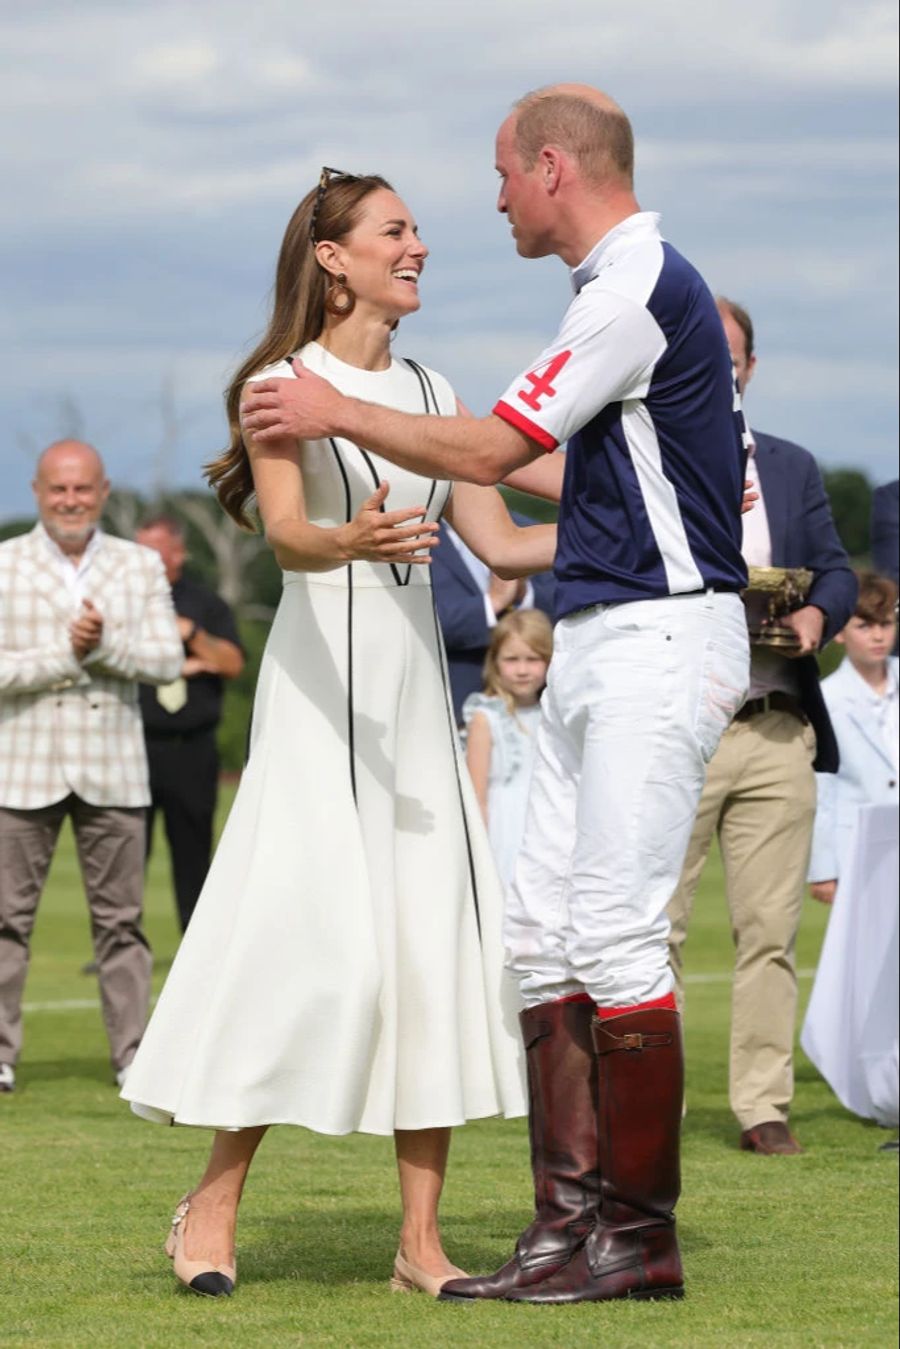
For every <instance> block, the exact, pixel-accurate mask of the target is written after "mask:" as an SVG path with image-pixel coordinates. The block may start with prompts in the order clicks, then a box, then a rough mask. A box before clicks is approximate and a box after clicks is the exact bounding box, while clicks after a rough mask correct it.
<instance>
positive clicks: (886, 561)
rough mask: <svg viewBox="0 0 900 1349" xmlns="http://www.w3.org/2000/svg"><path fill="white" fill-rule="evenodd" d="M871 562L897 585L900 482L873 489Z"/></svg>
mask: <svg viewBox="0 0 900 1349" xmlns="http://www.w3.org/2000/svg"><path fill="white" fill-rule="evenodd" d="M872 566H873V567H874V568H875V570H876V571H877V572H880V573H881V575H882V576H889V577H890V578H891V580H892V581H893V582H894V584H895V585H896V584H897V582H898V581H900V482H898V480H897V479H896V478H895V479H894V481H893V482H886V483H885V484H884V486H883V487H876V488H875V491H874V492H873V493H872Z"/></svg>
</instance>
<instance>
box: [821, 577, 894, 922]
mask: <svg viewBox="0 0 900 1349" xmlns="http://www.w3.org/2000/svg"><path fill="white" fill-rule="evenodd" d="M896 635H897V587H896V585H895V584H894V582H893V581H892V580H890V579H889V578H888V577H886V576H878V575H876V573H875V572H863V573H862V574H861V575H860V577H859V599H858V600H857V604H856V611H855V613H854V615H853V617H852V618H851V619H850V621H849V623H848V624H847V625H846V627H845V628H844V629H843V630H842V631H841V632H840V633H838V635H837V636H836V637H835V639H834V640H835V641H836V642H840V643H841V644H842V646H844V647H845V649H846V656H845V658H844V660H843V661H842V662H841V664H840V666H839V667H838V669H837V670H836V671H835V672H834V674H833V675H829V677H828V678H827V679H825V680H823V682H822V694H823V696H824V698H825V703H826V705H827V707H828V713H829V716H830V717H831V722H832V725H833V727H834V733H835V736H836V738H837V742H838V749H839V751H840V759H841V762H840V768H839V769H838V772H837V773H817V774H816V783H817V787H818V808H817V811H816V823H815V830H814V832H813V843H812V855H811V857H810V864H809V873H808V879H809V881H810V893H811V894H812V896H813V898H814V899H818V900H820V901H821V902H822V903H823V904H830V903H831V902H832V901H833V899H834V896H835V892H836V890H837V885H838V881H839V879H840V876H841V870H842V864H843V863H844V862H845V860H846V858H847V857H848V855H849V851H850V845H851V843H852V839H853V829H854V826H855V823H856V814H857V807H858V806H864V805H882V804H886V805H896V804H897V800H898V793H897V780H898V776H900V773H898V746H897V741H898V721H897V713H898V701H900V699H898V661H897V657H896V656H892V655H891V654H890V653H891V651H892V650H893V647H894V640H895V637H896Z"/></svg>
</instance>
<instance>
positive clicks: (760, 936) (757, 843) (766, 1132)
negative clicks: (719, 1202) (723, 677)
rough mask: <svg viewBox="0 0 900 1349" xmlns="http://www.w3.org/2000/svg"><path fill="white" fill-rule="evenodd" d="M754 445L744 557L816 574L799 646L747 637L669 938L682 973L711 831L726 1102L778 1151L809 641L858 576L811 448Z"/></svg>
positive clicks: (841, 608)
mask: <svg viewBox="0 0 900 1349" xmlns="http://www.w3.org/2000/svg"><path fill="white" fill-rule="evenodd" d="M718 307H719V312H720V314H721V318H722V324H723V327H724V329H725V335H726V338H727V340H728V346H729V349H730V351H731V354H732V358H733V361H734V368H735V371H736V373H737V381H738V387H739V389H740V391H741V393H742V394H743V392H744V390H745V389H746V387H747V384H748V383H749V381H750V379H751V378H752V375H753V371H754V367H755V365H756V355H755V352H754V349H753V345H754V344H753V336H754V335H753V324H752V322H751V319H750V315H749V314H748V313H747V311H746V309H744V308H742V306H741V305H738V304H735V303H734V301H733V300H727V299H725V298H723V297H720V299H719V301H718ZM752 449H753V452H752V454H751V456H750V459H749V461H748V466H747V477H748V480H749V481H750V482H751V483H752V484H753V485H754V487H755V489H756V491H757V493H758V500H757V503H756V505H755V507H754V509H753V510H752V511H750V513H749V514H748V515H746V516H745V517H744V535H743V545H742V547H743V554H744V559H745V561H746V562H747V564H748V565H749V566H756V567H771V566H773V565H774V566H776V567H804V568H807V569H809V570H810V571H811V572H812V574H813V582H812V586H811V588H810V591H809V596H808V601H807V603H806V604H805V605H804V606H803V607H802V608H800V609H798V610H797V611H796V612H795V613H793V614H790V615H789V616H788V618H787V619H786V620H785V621H786V622H787V623H788V624H789V625H790V626H791V627H793V629H794V631H795V633H796V635H797V642H798V645H797V649H796V651H793V652H787V653H785V652H784V651H783V650H776V649H774V648H772V647H767V646H765V645H760V646H754V648H753V658H752V661H751V665H750V692H749V697H748V699H747V701H746V702H745V703H744V706H743V707H742V708H741V710H740V711H739V713H738V715H737V717H736V719H735V721H734V723H733V725H731V726H730V727H729V728H728V731H727V732H726V734H725V735H724V736H723V737H722V742H721V744H720V745H719V748H718V751H717V752H716V756H715V758H714V759H713V761H712V763H711V764H710V766H709V774H708V776H707V780H706V786H705V787H704V789H703V795H702V797H701V799H700V806H699V809H698V811H697V818H696V820H695V823H694V829H693V833H692V835H691V842H690V845H689V847H688V852H687V857H686V858H685V863H684V870H683V873H682V877H681V881H680V883H679V885H678V888H677V890H676V891H675V894H674V895H673V897H672V901H671V903H670V905H669V918H670V921H671V924H672V931H671V935H670V938H669V945H670V955H671V960H672V967H673V970H674V971H675V973H676V976H677V979H678V982H679V984H680V983H681V969H682V961H683V946H684V942H685V938H686V937H687V930H688V922H689V919H690V915H691V908H692V905H693V900H694V893H695V891H696V888H697V882H698V880H699V879H700V873H701V871H702V870H703V865H704V863H705V861H706V856H707V853H708V852H709V847H710V843H711V842H712V838H713V834H717V835H718V838H719V844H720V847H721V850H722V857H723V860H724V863H725V877H726V887H725V888H726V897H727V900H728V908H729V912H730V918H731V930H732V933H733V935H734V943H735V950H736V964H735V973H734V983H733V986H732V1017H731V1066H730V1075H729V1078H730V1081H729V1086H730V1091H729V1095H730V1099H731V1108H732V1110H733V1111H734V1114H735V1117H736V1118H737V1121H738V1124H739V1126H740V1129H741V1135H740V1146H741V1147H742V1148H743V1149H744V1150H745V1151H747V1152H758V1153H764V1154H766V1155H777V1154H781V1155H783V1154H790V1153H797V1152H800V1151H802V1149H801V1147H800V1144H799V1143H798V1141H797V1139H796V1138H795V1137H794V1135H793V1134H792V1132H791V1130H790V1128H789V1126H788V1112H789V1110H790V1104H791V1098H792V1096H793V1090H794V1072H793V1061H794V1027H795V1022H796V1017H797V975H796V969H795V964H796V962H795V958H794V947H795V943H796V940H797V930H798V928H799V926H800V915H801V912H802V909H803V895H804V891H805V882H806V869H807V863H808V860H809V851H810V843H811V839H812V830H813V822H814V820H815V812H816V780H815V774H814V772H813V769H816V770H817V771H818V772H821V773H834V772H836V771H837V767H838V751H837V744H836V742H835V737H834V732H833V730H832V727H831V722H830V720H829V716H828V709H827V708H826V706H825V700H824V698H823V696H822V692H821V690H820V687H819V667H818V662H817V661H816V652H817V651H818V650H819V649H820V647H822V646H824V644H825V643H826V642H827V641H830V639H831V638H832V637H833V636H834V635H835V634H836V633H838V632H840V630H841V629H842V628H843V626H844V624H845V623H846V622H847V621H848V620H849V618H850V616H851V615H852V613H853V606H854V603H855V602H856V589H857V587H856V579H855V577H854V575H853V572H852V571H851V570H850V564H849V562H848V559H847V554H846V552H845V551H844V547H843V544H842V543H841V541H840V539H839V538H838V534H837V530H836V529H835V527H834V521H833V520H832V518H831V510H830V508H829V505H828V498H827V496H826V494H825V487H824V485H823V483H822V475H821V474H820V472H819V469H818V467H817V465H816V461H815V460H814V459H813V457H812V455H811V454H810V453H809V451H808V450H804V449H801V447H800V446H799V445H792V444H791V442H790V441H787V440H780V439H777V438H776V437H775V436H768V435H764V434H763V433H762V432H758V433H754V444H753V447H752Z"/></svg>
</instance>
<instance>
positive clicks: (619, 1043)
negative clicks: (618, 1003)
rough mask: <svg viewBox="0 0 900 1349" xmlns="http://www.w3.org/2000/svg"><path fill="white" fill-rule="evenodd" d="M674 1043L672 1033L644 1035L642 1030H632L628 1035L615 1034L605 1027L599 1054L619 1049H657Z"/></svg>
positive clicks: (598, 1048)
mask: <svg viewBox="0 0 900 1349" xmlns="http://www.w3.org/2000/svg"><path fill="white" fill-rule="evenodd" d="M671 1043H672V1036H671V1035H644V1034H642V1033H641V1032H640V1031H631V1032H629V1033H628V1034H626V1035H613V1034H611V1032H610V1031H608V1030H607V1029H606V1027H605V1026H604V1027H603V1042H602V1043H600V1044H598V1045H597V1053H598V1054H614V1053H615V1052H616V1051H617V1050H620V1049H624V1050H629V1051H631V1052H632V1053H634V1052H635V1051H637V1052H640V1051H641V1050H644V1049H655V1048H659V1047H661V1046H662V1045H670V1044H671Z"/></svg>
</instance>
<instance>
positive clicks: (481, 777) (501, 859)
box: [463, 609, 553, 887]
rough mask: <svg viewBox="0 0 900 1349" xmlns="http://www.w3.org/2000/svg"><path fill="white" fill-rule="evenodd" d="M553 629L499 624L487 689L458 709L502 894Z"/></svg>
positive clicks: (532, 623) (530, 618)
mask: <svg viewBox="0 0 900 1349" xmlns="http://www.w3.org/2000/svg"><path fill="white" fill-rule="evenodd" d="M552 650H553V629H552V628H551V626H550V621H549V619H548V618H547V617H546V615H545V614H543V613H541V611H540V610H539V609H518V610H515V611H514V612H513V613H510V614H507V615H506V616H505V617H504V618H501V620H500V622H499V623H498V624H497V626H496V627H495V628H494V631H493V633H492V635H491V643H490V646H489V647H488V652H487V656H486V657H485V662H484V690H483V692H481V693H476V694H473V695H472V696H471V697H470V698H468V699H467V700H466V703H465V705H464V707H463V719H464V721H465V724H466V728H467V734H466V762H467V764H468V768H469V774H470V776H471V778H472V783H473V785H474V787H475V795H476V796H477V798H478V803H479V805H480V806H481V813H482V815H483V816H484V820H485V823H486V825H487V829H488V837H489V838H490V842H491V848H492V850H493V853H494V860H495V862H496V864H497V869H498V871H499V873H500V879H501V881H502V882H503V885H504V887H506V886H508V885H509V882H510V881H511V880H512V874H513V870H514V868H515V863H516V857H517V855H518V852H519V848H520V847H521V843H522V836H523V834H524V830H525V810H526V804H527V799H528V786H529V783H530V781H531V769H532V763H533V760H534V749H535V737H536V734H537V725H538V721H539V719H540V708H539V701H540V696H541V691H542V690H543V687H544V683H545V681H546V677H547V666H548V665H549V664H550V656H551V653H552Z"/></svg>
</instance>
